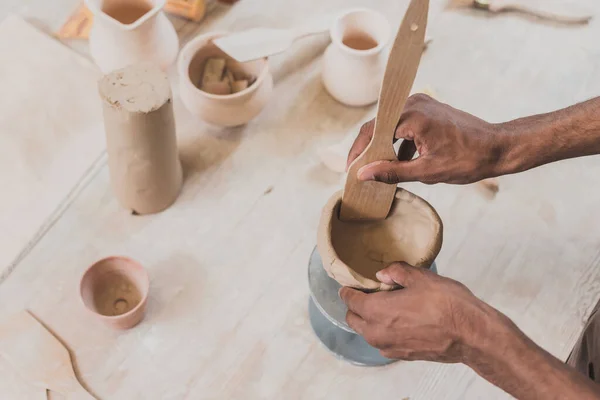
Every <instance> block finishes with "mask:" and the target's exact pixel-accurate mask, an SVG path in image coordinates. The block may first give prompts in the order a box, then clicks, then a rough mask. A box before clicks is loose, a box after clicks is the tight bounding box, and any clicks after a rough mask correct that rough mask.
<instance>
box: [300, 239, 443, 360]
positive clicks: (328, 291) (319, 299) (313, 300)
mask: <svg viewBox="0 0 600 400" xmlns="http://www.w3.org/2000/svg"><path fill="white" fill-rule="evenodd" d="M431 270H432V271H434V272H437V269H436V266H435V263H433V265H432V266H431ZM308 287H309V289H310V300H309V302H308V314H309V317H310V324H311V325H312V328H313V330H314V331H315V334H316V335H317V337H318V338H319V340H321V342H322V343H323V344H324V345H325V346H326V347H327V348H328V349H329V350H330V351H331V352H332V353H334V354H335V355H336V356H337V357H339V358H341V359H343V360H346V361H348V362H350V363H352V364H356V365H365V366H378V365H386V364H390V363H392V362H394V361H396V360H391V359H389V358H385V357H383V356H382V355H381V354H380V353H379V350H377V349H376V348H374V347H372V346H371V345H369V344H368V343H367V342H366V341H365V340H364V339H363V338H362V337H361V336H359V335H357V334H356V333H355V332H354V331H353V330H352V328H350V327H349V326H348V324H347V323H346V312H347V311H348V309H347V308H346V305H345V304H344V302H343V301H342V300H341V299H340V297H339V295H338V291H339V290H340V288H341V285H340V284H339V283H337V282H336V281H335V280H333V279H331V278H330V277H329V275H327V272H326V271H325V269H324V268H323V262H322V261H321V256H320V255H319V253H318V252H317V248H316V247H315V249H314V250H313V252H312V254H311V255H310V261H309V263H308Z"/></svg>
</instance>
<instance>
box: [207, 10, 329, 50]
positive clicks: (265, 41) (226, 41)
mask: <svg viewBox="0 0 600 400" xmlns="http://www.w3.org/2000/svg"><path fill="white" fill-rule="evenodd" d="M332 23H333V15H329V14H328V15H322V16H319V17H315V18H313V19H311V20H310V21H308V22H307V23H305V24H304V25H302V26H299V27H297V28H291V29H271V28H254V29H249V30H246V31H241V32H235V33H232V34H230V35H227V36H223V37H220V38H218V39H215V40H213V43H214V44H215V45H216V46H217V47H219V48H220V49H221V50H223V51H224V52H225V53H227V54H228V55H229V56H230V57H232V58H234V59H235V60H237V61H239V62H247V61H252V60H257V59H259V58H263V57H269V56H273V55H275V54H278V53H282V52H284V51H285V50H287V49H288V48H289V47H290V46H291V45H292V43H294V41H295V40H297V39H300V38H303V37H305V36H309V35H315V34H317V33H322V32H326V31H328V30H329V28H330V27H331V24H332Z"/></svg>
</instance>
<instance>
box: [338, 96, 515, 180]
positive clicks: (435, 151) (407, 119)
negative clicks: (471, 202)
mask: <svg viewBox="0 0 600 400" xmlns="http://www.w3.org/2000/svg"><path fill="white" fill-rule="evenodd" d="M374 126H375V120H371V121H369V122H367V123H366V124H364V125H363V126H362V127H361V129H360V132H359V134H358V137H357V138H356V140H355V141H354V144H353V145H352V148H351V149H350V152H349V154H348V164H347V165H348V166H349V165H350V164H351V163H352V162H353V161H354V160H355V159H356V157H358V156H359V155H360V154H361V153H362V152H363V151H364V150H365V148H366V147H367V145H368V144H369V142H370V141H371V138H372V136H373V128H374ZM501 136H502V135H500V133H499V129H498V128H497V126H496V125H494V124H490V123H488V122H486V121H484V120H482V119H479V118H477V117H475V116H473V115H471V114H467V113H465V112H463V111H460V110H457V109H455V108H452V107H450V106H449V105H447V104H443V103H440V102H439V101H436V100H434V99H432V98H431V97H429V96H427V95H425V94H415V95H412V96H410V97H409V98H408V100H407V101H406V105H405V107H404V112H403V113H402V116H401V117H400V121H399V123H398V126H397V128H396V132H395V140H398V139H404V141H403V142H402V144H401V145H400V150H399V152H398V160H397V161H376V162H373V163H371V164H368V165H365V166H364V167H362V168H361V169H359V171H358V178H359V179H360V180H377V181H381V182H385V183H390V184H396V183H399V182H411V181H419V182H423V183H427V184H434V183H454V184H467V183H473V182H477V181H479V180H481V179H484V178H489V177H492V176H496V175H497V174H496V170H497V169H498V168H497V167H498V165H497V164H498V163H499V160H500V159H501V157H502V153H503V151H504V150H503V149H504V146H503V144H502V141H501V140H500V138H501ZM395 140H394V141H395ZM390 145H391V144H390ZM416 151H418V153H419V156H418V157H417V158H415V159H413V156H414V155H415V152H416Z"/></svg>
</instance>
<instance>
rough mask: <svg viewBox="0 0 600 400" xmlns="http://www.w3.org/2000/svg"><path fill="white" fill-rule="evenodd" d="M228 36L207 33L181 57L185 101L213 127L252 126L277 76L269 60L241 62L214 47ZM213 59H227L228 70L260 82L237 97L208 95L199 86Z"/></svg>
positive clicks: (269, 95)
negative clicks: (217, 41)
mask: <svg viewBox="0 0 600 400" xmlns="http://www.w3.org/2000/svg"><path fill="white" fill-rule="evenodd" d="M226 34H227V33H226V32H213V33H207V34H205V35H200V36H198V37H196V38H195V39H193V40H191V41H190V42H189V43H188V44H186V45H185V47H184V48H183V49H182V50H181V52H180V54H179V59H178V61H177V69H178V72H179V90H180V94H181V99H182V100H183V103H184V104H185V106H186V108H187V109H188V110H189V111H190V112H191V113H193V114H195V115H197V116H199V117H200V118H201V119H203V120H204V121H206V122H208V123H210V124H213V125H219V126H225V127H231V126H238V125H244V124H246V123H248V122H249V121H250V120H252V119H253V118H254V117H256V116H257V115H258V114H259V113H260V112H261V111H262V109H263V108H264V106H265V105H266V104H267V102H268V101H269V98H270V97H271V93H272V91H273V77H272V75H271V72H270V71H269V65H268V61H267V59H266V58H263V59H260V60H255V61H250V62H246V63H239V62H237V61H235V60H234V59H233V58H231V57H229V56H228V55H227V54H225V53H224V52H223V51H222V50H221V49H219V48H218V47H217V46H216V45H214V44H213V42H212V40H213V39H215V38H218V37H221V36H224V35H226ZM210 57H219V58H224V59H226V60H227V68H228V69H230V70H232V71H234V72H239V73H242V74H243V75H246V76H253V77H255V78H256V80H255V81H254V82H253V83H252V84H251V85H250V86H249V87H248V88H246V89H244V90H242V91H240V92H237V93H233V94H227V95H217V94H211V93H207V92H204V91H202V90H200V89H199V88H198V85H199V82H200V80H201V78H202V72H203V67H204V62H205V61H206V59H208V58H210Z"/></svg>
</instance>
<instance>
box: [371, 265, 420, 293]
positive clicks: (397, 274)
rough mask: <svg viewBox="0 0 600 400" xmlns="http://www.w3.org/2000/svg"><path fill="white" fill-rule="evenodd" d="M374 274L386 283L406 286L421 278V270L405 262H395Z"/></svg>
mask: <svg viewBox="0 0 600 400" xmlns="http://www.w3.org/2000/svg"><path fill="white" fill-rule="evenodd" d="M375 276H376V277H377V279H379V281H380V282H382V283H385V284H387V285H394V284H398V285H400V286H402V287H405V288H407V287H411V286H414V285H415V284H418V282H419V280H421V279H422V278H423V271H422V270H421V268H416V267H413V266H411V265H409V264H407V263H405V262H395V263H392V264H390V265H388V266H387V267H386V268H384V269H382V270H381V271H378V272H377V273H376V274H375Z"/></svg>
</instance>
